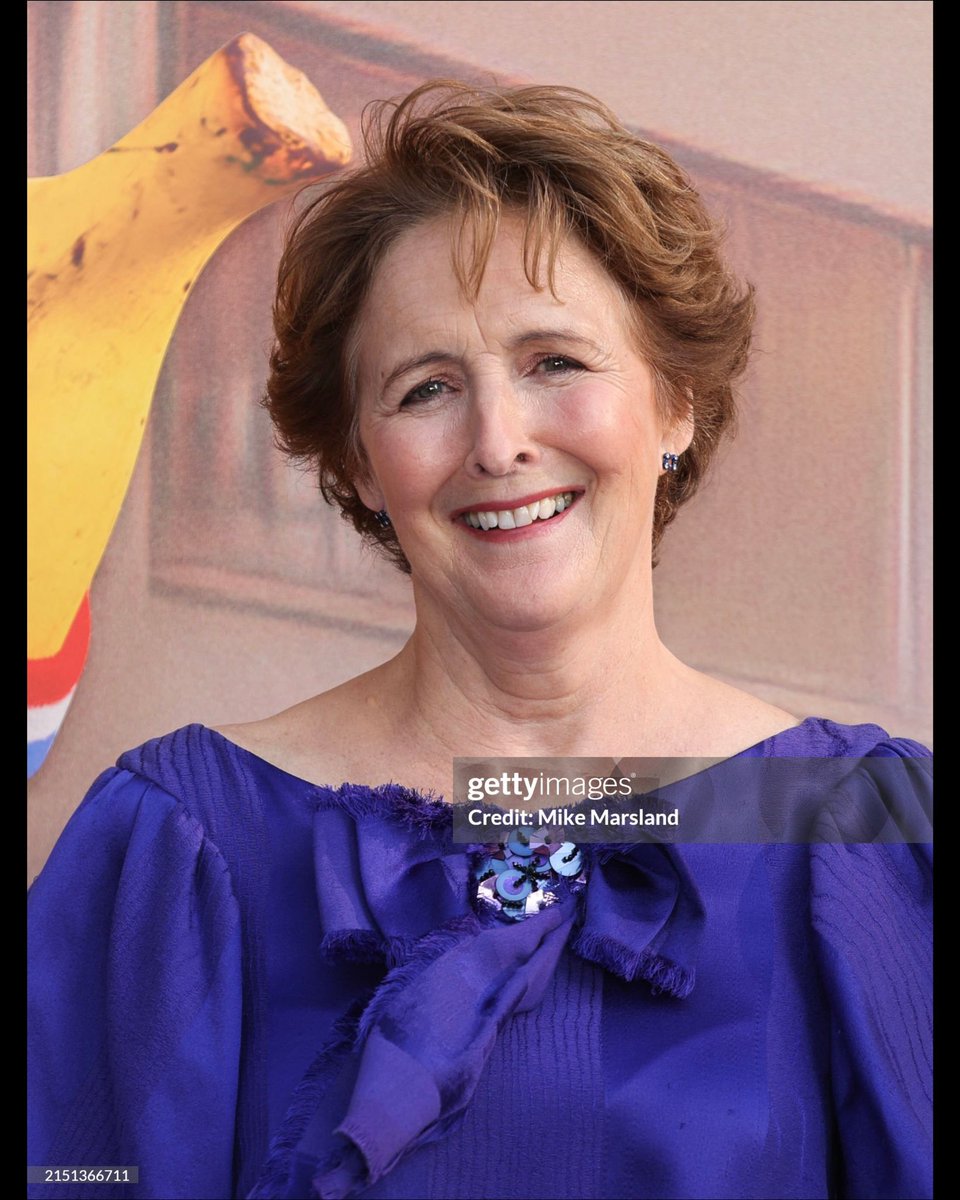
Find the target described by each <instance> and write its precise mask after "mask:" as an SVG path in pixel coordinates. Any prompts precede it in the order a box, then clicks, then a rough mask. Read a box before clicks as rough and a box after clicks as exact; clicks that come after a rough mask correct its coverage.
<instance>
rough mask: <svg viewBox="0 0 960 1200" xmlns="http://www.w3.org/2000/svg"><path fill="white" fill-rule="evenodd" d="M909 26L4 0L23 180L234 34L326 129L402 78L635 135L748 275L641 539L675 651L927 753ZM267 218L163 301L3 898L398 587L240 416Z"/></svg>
mask: <svg viewBox="0 0 960 1200" xmlns="http://www.w3.org/2000/svg"><path fill="white" fill-rule="evenodd" d="M931 9H932V6H931V5H930V4H927V3H919V2H916V0H910V2H907V3H871V2H867V3H836V2H833V0H831V2H827V3H789V4H786V3H763V2H753V3H750V4H744V3H722V2H721V3H705V4H701V3H683V4H677V3H630V4H624V3H603V2H600V0H591V2H589V3H551V2H546V3H503V2H496V3H456V4H450V3H446V2H445V0H444V2H441V3H407V2H392V3H380V2H351V3H344V2H335V3H306V2H291V3H257V2H251V3H243V4H240V3H218V2H216V0H208V2H205V3H180V2H171V3H164V4H157V3H154V2H152V0H145V2H140V3H127V2H125V0H114V2H111V3H101V2H93V3H71V2H67V3H47V2H38V3H33V4H30V5H28V20H29V42H28V53H29V74H28V86H29V106H28V112H29V130H28V138H29V146H30V172H31V173H32V174H48V173H53V172H56V171H62V170H67V169H69V168H71V167H73V166H75V165H78V164H79V163H81V162H83V161H85V160H86V159H88V158H89V157H91V156H93V155H95V154H97V153H99V152H100V151H101V150H103V149H105V148H106V147H107V146H109V145H110V144H111V143H112V142H113V141H114V140H116V139H117V138H118V137H120V136H121V135H122V134H123V133H125V132H127V131H128V130H129V128H130V127H132V126H133V125H134V124H136V122H137V121H139V120H140V119H141V118H142V117H143V116H144V115H145V114H146V113H147V112H148V111H149V110H150V109H151V108H152V107H153V106H154V105H155V104H156V103H157V101H158V100H159V99H160V98H161V97H162V96H163V95H165V94H167V93H168V92H169V91H170V90H172V88H173V87H174V86H175V85H176V84H177V83H178V82H179V81H180V80H181V79H182V78H183V77H184V76H185V75H186V74H188V73H189V71H191V70H192V69H193V68H194V67H195V66H197V65H198V64H199V63H200V62H201V61H203V59H204V58H206V57H207V56H208V55H209V54H210V53H211V52H212V51H213V50H214V49H216V48H217V46H219V45H220V44H222V43H223V42H224V41H226V40H227V39H228V38H230V37H231V36H233V35H235V34H236V33H239V32H241V31H242V30H244V29H250V30H252V31H253V32H256V33H258V34H260V36H262V37H264V38H266V40H268V41H269V42H270V43H271V44H272V45H273V46H274V47H275V48H276V49H277V50H278V51H279V52H280V53H281V54H283V55H284V56H285V57H286V58H287V59H288V60H289V61H291V62H292V63H294V65H296V66H298V67H300V68H301V69H303V70H305V71H306V72H307V73H308V74H309V75H310V77H311V78H312V79H313V81H314V83H315V84H316V85H317V87H318V88H319V89H320V91H321V92H322V93H323V95H324V96H325V97H326V98H327V100H328V101H329V102H330V103H331V105H332V107H333V108H334V110H335V111H336V112H338V114H339V115H340V116H341V117H343V118H344V119H345V120H346V121H347V122H348V124H350V125H351V127H352V128H354V129H356V126H357V121H358V118H359V113H360V109H361V108H362V105H363V103H364V102H366V101H367V100H369V99H373V98H375V97H382V96H386V95H395V94H400V93H402V92H403V91H404V90H407V89H408V88H409V87H410V86H413V84H414V83H416V82H417V81H418V80H420V79H423V78H426V77H429V76H431V75H441V74H444V75H459V76H462V77H464V78H472V79H489V78H490V77H491V73H492V74H493V75H495V76H496V77H497V78H498V79H500V80H502V81H504V82H507V81H515V80H520V79H528V80H538V81H543V82H551V83H566V84H572V85H575V86H580V87H584V88H586V89H587V90H590V91H593V92H594V93H595V94H596V95H598V96H599V97H600V98H601V99H603V100H605V101H606V102H607V103H609V104H610V105H611V106H612V107H614V108H615V109H616V110H617V111H618V112H619V113H620V114H621V116H622V117H623V118H624V119H625V120H627V121H628V122H629V123H631V124H633V125H634V126H635V127H636V128H638V129H639V130H641V131H642V132H644V133H645V134H646V135H647V136H651V137H653V138H654V139H655V140H656V139H660V140H662V141H665V142H666V143H667V144H668V145H669V147H670V149H671V150H672V151H673V152H674V153H675V154H676V156H677V157H678V158H679V159H680V161H681V162H682V163H683V164H684V165H685V166H686V168H687V169H688V170H689V171H690V172H691V174H692V175H693V177H694V179H695V181H696V182H697V184H698V186H699V187H701V189H702V191H703V193H704V195H705V196H706V198H707V199H708V202H709V203H710V204H711V205H712V206H714V207H715V208H717V209H718V211H720V212H721V213H722V214H723V215H725V216H726V218H727V220H728V221H729V224H730V229H731V236H730V245H729V249H730V254H731V256H732V257H733V259H734V261H735V264H736V265H737V266H738V268H739V269H740V270H741V271H743V272H744V273H745V274H747V275H748V276H749V277H750V278H751V279H753V280H754V282H755V283H756V284H757V287H758V289H759V300H760V321H759V325H758V331H757V345H758V350H759V353H758V355H757V358H756V360H755V363H754V366H753V368H752V369H751V372H750V376H749V378H748V380H747V382H746V385H745V388H744V395H743V415H742V432H741V436H740V438H739V439H738V441H737V442H736V443H735V444H734V445H733V446H731V448H730V449H729V450H728V452H727V453H726V454H725V456H724V459H723V461H722V462H721V463H720V464H719V467H718V470H717V472H716V474H715V477H714V480H713V481H712V483H711V484H710V485H709V486H708V487H707V488H706V489H705V490H704V492H703V493H702V495H701V496H700V497H698V498H697V500H695V501H694V502H693V503H692V504H691V505H690V506H688V509H687V510H686V511H685V512H684V513H683V514H682V515H681V517H680V518H679V519H678V521H677V524H676V525H675V526H674V527H673V529H671V531H670V532H669V534H668V535H667V539H666V542H665V544H664V553H663V561H662V565H661V567H660V568H658V570H657V572H656V587H657V606H658V622H659V625H660V628H661V633H662V634H663V636H664V639H665V641H666V642H667V644H668V645H670V647H671V648H672V649H673V650H674V651H675V652H676V653H678V654H679V655H680V656H681V657H682V658H685V659H686V660H687V661H689V662H691V663H692V664H693V665H695V666H697V667H700V668H702V669H704V670H709V671H711V672H712V673H714V674H717V675H719V676H721V677H723V678H725V679H728V680H730V681H731V682H733V683H735V684H737V685H738V686H742V687H745V688H747V690H751V691H753V692H755V693H756V694H759V695H762V696H764V698H766V699H769V700H770V701H772V702H774V703H778V704H781V705H782V706H784V707H786V708H788V709H790V710H791V711H793V712H795V713H797V714H798V715H800V716H806V715H824V716H831V717H834V718H835V719H837V720H843V721H877V722H878V723H880V724H883V725H885V726H886V727H887V728H889V729H890V730H891V731H892V732H895V733H898V734H903V735H908V736H913V737H917V738H920V739H921V740H924V741H926V742H927V743H928V744H929V742H930V739H931V719H930V659H931V655H930V604H931V601H930V574H931V551H930V531H929V526H930V521H929V508H930V495H929V467H928V462H929V452H930V447H931V439H932V435H931V418H930V405H931V396H930V391H931V389H930V379H929V361H930V317H929V308H930V209H931V199H930V140H931V139H930V90H931V89H930V75H931V68H930V51H931ZM281 217H282V214H280V213H278V212H267V213H264V214H261V215H260V216H258V217H256V218H254V219H253V220H252V221H251V222H249V223H248V224H247V225H246V226H244V227H243V228H242V229H241V230H239V231H238V232H237V233H236V234H235V235H234V236H233V237H232V238H231V239H230V241H229V242H228V243H227V244H226V245H225V246H224V247H222V248H221V250H220V251H219V252H218V255H217V257H216V258H215V260H214V261H213V262H212V263H211V264H210V266H209V267H208V269H207V271H206V272H205V273H204V276H203V277H202V278H201V280H200V281H199V283H198V284H197V286H196V289H195V291H194V294H193V295H192V296H191V297H190V300H189V301H188V305H187V309H186V311H185V314H184V317H183V319H182V320H181V323H180V326H179V328H178V331H177V333H176V335H175V337H174V340H173V343H172V346H171V350H170V354H169V355H168V359H167V363H166V366H165V368H164V373H163V376H162V378H161V381H160V384H159V386H158V389H157V393H156V397H155V400H154V405H153V411H152V414H151V419H150V422H149V426H148V430H147V436H146V439H145V442H144V446H143V451H142V453H141V456H140V460H139V463H138V467H137V470H136V473H135V476H134V479H133V481H132V483H131V486H130V490H129V493H128V496H127V499H126V502H125V505H124V508H123V511H122V513H121V517H120V520H119V523H118V525H117V528H116V530H115V532H114V535H113V538H112V540H111V543H110V545H109V547H108V550H107V554H106V557H105V559H104V561H103V563H102V565H101V568H100V571H99V573H98V575H97V578H96V580H95V582H94V586H93V590H92V595H91V604H92V611H93V637H92V644H91V650H90V657H89V661H88V666H87V670H86V672H85V674H84V676H83V679H82V680H81V683H80V685H79V688H78V692H77V695H76V698H75V699H74V702H73V705H72V706H71V709H70V712H69V715H68V717H67V720H66V722H65V725H64V727H63V729H62V731H61V733H60V735H59V737H58V739H57V741H56V743H55V745H54V747H53V749H52V751H51V753H50V755H49V757H48V760H47V762H46V763H45V764H44V766H43V768H42V770H41V772H40V773H39V775H38V776H37V777H36V778H35V779H34V780H32V781H31V782H30V784H29V785H28V800H29V818H30V859H29V865H28V875H29V877H30V878H32V877H33V875H35V874H36V872H37V871H38V870H39V869H40V867H41V866H42V863H43V862H44V860H45V858H46V855H47V854H48V853H49V850H50V848H51V846H52V845H53V842H54V841H55V840H56V837H57V836H58V835H59V832H60V830H61V829H62V827H63V825H64V823H65V822H66V820H67V818H68V817H69V815H70V813H71V812H72V811H73V809H74V808H75V807H76V806H77V804H78V803H79V802H80V800H81V799H82V797H83V794H84V792H85V791H86V789H87V787H88V786H89V784H90V783H91V782H92V780H93V778H94V777H95V776H96V774H98V773H99V772H100V771H101V770H103V769H104V768H105V767H107V766H109V765H110V764H112V763H113V762H114V760H115V759H116V757H117V755H118V754H119V753H121V752H122V751H123V750H124V749H126V748H127V747H129V746H132V745H136V744H138V743H139V742H141V741H143V740H145V739H147V738H149V737H153V736H157V735H158V734H161V733H163V732H166V731H167V730H169V729H172V728H175V727H176V726H179V725H182V724H185V723H187V722H190V721H200V722H203V723H205V724H210V725H216V724H222V723H228V722H234V721H244V720H251V719H254V718H257V717H261V716H264V715H267V714H268V713H270V712H274V711H277V710H278V709H281V708H284V707H286V706H288V705H289V704H292V703H294V702H296V701H297V700H300V699H302V698H304V697H305V696H307V695H309V694H313V693H315V692H317V691H320V690H323V689H324V688H328V687H330V686H332V685H334V684H336V683H338V682H340V681H341V680H343V679H345V678H347V677H349V676H350V675H353V674H356V673H357V672H359V671H363V670H366V669H368V668H369V667H371V666H373V665H374V664H376V663H377V662H380V661H382V660H383V659H384V658H386V657H388V656H389V655H391V654H392V653H394V652H395V651H396V649H398V648H399V646H400V645H401V644H402V642H403V639H404V637H405V635H406V632H407V631H408V630H409V628H410V627H411V624H412V611H411V606H410V603H409V596H408V586H407V584H406V583H405V582H404V580H403V579H402V578H401V577H400V576H399V575H398V574H396V573H395V572H392V571H391V570H390V568H388V567H386V566H385V565H383V564H380V563H379V562H378V561H376V560H374V559H373V558H371V557H370V556H369V555H367V554H361V553H360V552H359V550H358V546H357V544H356V539H355V537H354V535H353V534H352V533H351V532H350V531H349V530H348V529H347V528H346V526H344V525H343V523H342V522H341V521H339V519H338V518H337V517H336V516H335V514H333V513H332V512H331V511H330V510H327V509H326V508H325V506H323V505H322V503H321V502H320V501H319V499H318V498H317V497H316V496H315V494H314V491H313V489H312V487H311V484H310V481H309V480H305V479H301V478H298V477H297V476H296V475H295V474H294V473H292V472H291V471H290V470H289V469H288V468H286V467H285V466H284V465H283V464H282V463H281V462H280V460H279V458H278V457H277V456H276V453H275V452H274V451H273V450H272V447H271V444H270V430H269V428H268V426H267V425H266V424H265V423H264V420H263V417H262V414H261V413H260V412H259V411H258V410H257V407H256V398H257V396H258V395H259V393H260V391H261V389H262V385H263V380H264V377H265V371H266V347H267V344H268V340H269V321H268V314H269V306H270V300H271V289H272V278H271V276H272V272H273V270H274V268H275V263H276V257H277V253H278V247H279V234H278V228H279V221H280V219H281Z"/></svg>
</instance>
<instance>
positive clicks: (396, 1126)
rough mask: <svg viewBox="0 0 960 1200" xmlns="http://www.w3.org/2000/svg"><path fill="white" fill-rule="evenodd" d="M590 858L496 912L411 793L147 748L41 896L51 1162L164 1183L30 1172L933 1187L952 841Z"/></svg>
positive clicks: (864, 747) (625, 1191) (492, 1191)
mask: <svg viewBox="0 0 960 1200" xmlns="http://www.w3.org/2000/svg"><path fill="white" fill-rule="evenodd" d="M874 755H884V756H891V757H894V756H895V757H899V758H901V759H916V758H929V751H927V750H926V749H925V748H924V747H922V746H921V745H919V744H918V743H916V742H912V741H909V740H907V739H903V738H891V737H890V736H889V735H888V734H887V733H886V732H885V731H884V730H883V729H881V728H879V727H878V726H876V725H856V726H850V725H839V724H836V723H834V722H832V721H829V720H825V719H822V718H809V719H807V720H806V721H804V722H803V724H802V725H799V726H797V727H796V728H794V729H790V730H787V731H785V732H783V733H781V734H778V735H776V736H774V737H772V738H769V739H767V740H766V741H764V742H761V743H759V744H758V745H757V746H754V747H751V748H750V749H749V750H747V751H744V752H743V754H742V755H737V756H734V757H735V758H740V757H764V758H766V757H779V756H797V757H811V756H812V757H846V756H852V757H864V756H874ZM918 778H919V779H922V780H924V781H926V780H927V779H928V777H927V775H926V774H925V773H921V774H920V775H919V776H918V775H917V774H913V775H910V774H906V775H905V776H904V785H903V787H904V788H907V787H909V788H911V789H918V788H920V789H921V790H922V789H923V788H925V787H926V786H927V784H926V783H918V782H917V780H918ZM895 790H896V789H895ZM901 790H902V789H901ZM882 799H883V802H884V803H885V804H888V805H889V806H890V808H891V810H894V809H897V808H902V806H903V805H904V804H908V805H909V804H910V803H914V802H916V803H922V804H926V803H928V797H927V796H925V795H919V796H904V795H902V794H900V795H889V796H884V797H883V798H882ZM585 853H586V854H587V856H588V857H589V861H590V873H589V880H588V883H587V886H586V888H585V889H584V890H583V891H582V892H580V893H579V894H576V895H567V896H565V897H564V898H563V899H562V900H561V901H558V902H557V903H555V904H553V905H551V906H550V907H547V908H544V909H543V910H542V911H540V912H538V913H536V914H534V915H532V916H531V917H528V918H527V919H526V920H523V921H519V922H516V923H505V922H502V921H498V920H496V921H495V920H492V919H489V918H487V917H485V916H484V915H483V913H482V912H479V913H478V911H476V910H475V908H474V906H473V904H472V903H471V899H470V891H471V888H470V879H469V867H468V859H467V855H466V853H465V851H464V849H463V847H457V846H454V845H453V844H452V842H451V839H450V809H449V808H448V807H447V806H446V805H445V804H443V803H439V802H437V801H435V800H432V799H430V798H428V797H426V796H424V795H423V794H421V793H419V792H416V791H413V790H411V789H408V788H405V787H402V786H399V785H397V784H393V783H388V784H385V785H383V786H382V787H378V788H370V787H364V786H357V785H352V784H349V783H345V784H343V785H342V786H341V787H325V786H317V785H314V784H311V783H308V782H306V781H305V780H303V779H299V778H297V777H296V776H293V775H290V774H288V773H287V772H285V771H283V770H281V769H280V768H278V767H276V766H273V765H271V764H270V763H267V762H266V761H264V760H263V759H261V758H259V757H257V756H256V755H254V754H252V753H250V752H249V751H246V750H243V749H241V748H240V747H238V746H236V745H235V744H233V743H232V742H230V741H228V740H227V739H225V738H224V737H223V736H222V735H220V734H218V733H215V732H214V731H213V730H211V729H208V728H206V727H205V726H203V725H199V724H191V725H187V726H184V727H183V728H181V729H177V730H175V731H174V732H172V733H168V734H166V735H165V736H163V737H159V738H155V739H153V740H151V741H149V742H146V743H145V744H144V745H142V746H139V747H137V748H136V749H134V750H130V751H128V752H127V753H125V754H123V755H122V756H121V757H120V759H119V760H118V762H117V765H116V766H115V767H111V768H109V769H108V770H106V771H104V772H103V773H102V774H101V775H100V776H99V777H98V779H97V780H96V781H95V782H94V784H93V786H92V787H91V788H90V790H89V792H88V793H87V796H86V797H85V799H84V801H83V802H82V804H81V805H80V806H79V808H78V809H77V811H76V812H75V813H74V815H73V816H72V818H71V820H70V822H69V824H68V825H67V827H66V829H65V830H64V832H63V835H62V836H61V838H60V840H59V842H58V843H57V845H56V847H55V849H54V851H53V853H52V854H51V856H50V859H49V861H48V863H47V865H46V867H45V868H44V870H43V871H42V873H41V874H40V875H39V876H38V878H37V879H36V880H35V881H34V883H33V885H32V887H31V889H30V894H29V904H28V910H29V932H30V940H29V956H30V976H29V992H30V1009H29V1055H30V1059H29V1062H30V1098H29V1105H30V1131H29V1157H28V1162H29V1163H30V1164H31V1165H34V1166H50V1167H64V1166H70V1167H77V1166H87V1167H89V1166H136V1167H138V1168H139V1183H137V1184H133V1183H130V1184H122V1183H104V1184H96V1183H81V1184H72V1185H70V1189H69V1190H65V1187H64V1185H63V1184H54V1183H50V1184H32V1185H30V1188H29V1189H28V1194H29V1195H31V1196H38V1197H40V1196H48V1195H49V1196H57V1197H64V1196H66V1195H70V1196H76V1197H86V1196H91V1197H92V1196H96V1197H100V1196H104V1197H106V1196H109V1197H114V1198H118V1200H119V1198H121V1197H128V1196H129V1197H181V1196H182V1197H190V1198H192V1200H199V1198H201V1197H217V1198H226V1197H238V1198H241V1197H248V1198H251V1200H254V1198H266V1197H271V1198H276V1200H281V1198H293V1197H304V1198H313V1197H345V1196H354V1195H356V1196H360V1195H362V1196H364V1197H369V1198H370V1200H373V1198H379V1197H443V1198H445V1200H454V1198H457V1197H468V1198H473V1197H475V1198H478V1200H479V1198H481V1197H482V1198H483V1200H496V1198H497V1197H505V1198H506V1197H509V1198H514V1197H517V1198H519V1197H524V1198H526V1197H535V1198H544V1200H546V1198H550V1200H559V1198H560V1197H577V1198H583V1200H587V1198H593V1197H596V1198H600V1197H603V1198H613V1197H649V1198H661V1197H664V1198H665V1197H685V1198H694V1197H696V1198H698V1200H703V1198H707V1197H730V1198H736V1200H743V1198H747V1197H763V1198H765V1200H766V1198H768V1197H785V1198H786V1197H791V1198H792V1197H798V1198H799V1197H857V1198H867V1197H903V1198H910V1200H914V1198H917V1197H926V1196H929V1195H930V1194H931V1187H932V1185H931V1182H930V1171H931V1168H930V1157H931V1152H930V1097H931V1085H930V1034H931V1016H930V955H931V950H930V938H929V934H930V904H931V895H930V847H929V846H924V845H916V844H902V845H896V844H892V845H882V844H853V845H842V844H835V843H834V844H821V845H787V844H773V845H740V844H737V845H693V844H684V845H680V846H673V847H670V846H664V845H658V844H653V843H647V844H640V845H635V846H616V847H601V846H589V847H585Z"/></svg>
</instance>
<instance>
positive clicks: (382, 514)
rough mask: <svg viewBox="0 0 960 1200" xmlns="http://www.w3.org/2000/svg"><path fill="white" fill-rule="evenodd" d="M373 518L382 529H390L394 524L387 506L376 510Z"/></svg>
mask: <svg viewBox="0 0 960 1200" xmlns="http://www.w3.org/2000/svg"><path fill="white" fill-rule="evenodd" d="M373 519H374V520H375V521H376V523H377V524H378V525H379V526H380V528H381V529H389V528H390V526H391V524H392V522H391V520H390V517H389V515H388V514H387V510H386V509H385V508H381V509H380V511H379V512H375V513H374V514H373Z"/></svg>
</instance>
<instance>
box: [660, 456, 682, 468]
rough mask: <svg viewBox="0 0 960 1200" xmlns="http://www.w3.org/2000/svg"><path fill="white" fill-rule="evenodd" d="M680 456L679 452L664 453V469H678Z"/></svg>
mask: <svg viewBox="0 0 960 1200" xmlns="http://www.w3.org/2000/svg"><path fill="white" fill-rule="evenodd" d="M679 458H680V455H679V454H664V456H663V469H664V470H665V471H675V470H676V469H677V461H678V459H679Z"/></svg>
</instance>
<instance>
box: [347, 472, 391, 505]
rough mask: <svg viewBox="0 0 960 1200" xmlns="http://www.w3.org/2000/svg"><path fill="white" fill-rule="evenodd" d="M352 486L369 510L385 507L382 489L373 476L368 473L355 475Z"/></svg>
mask: <svg viewBox="0 0 960 1200" xmlns="http://www.w3.org/2000/svg"><path fill="white" fill-rule="evenodd" d="M353 486H354V488H355V489H356V493H357V495H358V496H359V497H360V499H361V500H362V501H363V503H364V504H365V505H366V506H367V508H369V509H370V511H371V512H380V511H381V509H383V508H385V507H386V504H385V502H384V498H383V491H382V490H381V488H380V485H379V483H378V482H377V480H376V477H375V476H373V475H370V474H367V475H362V476H359V475H358V476H355V477H354V480H353Z"/></svg>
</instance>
